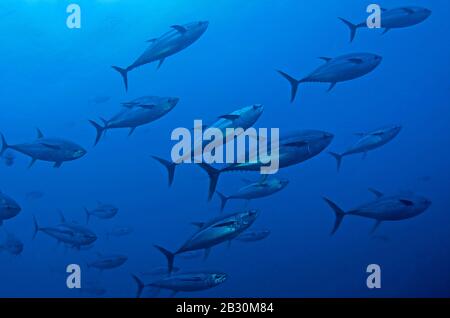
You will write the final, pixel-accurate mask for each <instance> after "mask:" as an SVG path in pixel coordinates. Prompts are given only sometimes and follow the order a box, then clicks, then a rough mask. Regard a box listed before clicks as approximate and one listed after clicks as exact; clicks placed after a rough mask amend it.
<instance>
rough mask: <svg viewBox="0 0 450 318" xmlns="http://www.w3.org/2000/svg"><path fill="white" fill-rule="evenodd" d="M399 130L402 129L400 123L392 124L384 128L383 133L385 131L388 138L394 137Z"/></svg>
mask: <svg viewBox="0 0 450 318" xmlns="http://www.w3.org/2000/svg"><path fill="white" fill-rule="evenodd" d="M400 130H402V126H401V125H393V126H390V127H388V128H386V130H385V133H386V134H387V135H388V136H389V137H390V138H394V137H395V136H397V135H398V133H399V132H400Z"/></svg>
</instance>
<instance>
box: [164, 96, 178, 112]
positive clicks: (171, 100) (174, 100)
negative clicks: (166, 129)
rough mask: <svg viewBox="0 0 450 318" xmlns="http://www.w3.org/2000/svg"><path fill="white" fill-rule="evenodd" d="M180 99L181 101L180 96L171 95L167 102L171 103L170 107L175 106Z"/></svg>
mask: <svg viewBox="0 0 450 318" xmlns="http://www.w3.org/2000/svg"><path fill="white" fill-rule="evenodd" d="M179 101H180V98H178V97H169V98H168V99H167V102H168V103H169V105H170V109H172V108H174V107H175V106H176V105H177V104H178V102H179Z"/></svg>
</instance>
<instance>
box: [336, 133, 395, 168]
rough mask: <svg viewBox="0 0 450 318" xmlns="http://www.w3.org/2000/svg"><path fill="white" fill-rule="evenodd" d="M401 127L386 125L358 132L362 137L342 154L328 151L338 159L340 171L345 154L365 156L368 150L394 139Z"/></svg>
mask: <svg viewBox="0 0 450 318" xmlns="http://www.w3.org/2000/svg"><path fill="white" fill-rule="evenodd" d="M401 129H402V127H401V126H398V125H396V126H385V127H382V128H379V129H377V130H374V131H371V132H367V133H357V134H356V135H357V136H359V137H360V139H359V140H358V141H357V142H356V144H355V145H353V146H352V147H351V148H350V149H348V150H346V151H345V152H343V153H341V154H338V153H335V152H328V153H329V154H330V155H332V156H333V157H334V158H335V159H336V162H337V170H338V171H339V168H340V167H341V162H342V158H343V157H344V156H348V155H353V154H357V153H362V154H363V155H364V157H365V156H366V155H367V152H368V151H370V150H374V149H377V148H379V147H381V146H383V145H385V144H387V143H388V142H389V141H391V140H392V139H394V138H395V137H396V136H397V135H398V133H399V132H400V130H401Z"/></svg>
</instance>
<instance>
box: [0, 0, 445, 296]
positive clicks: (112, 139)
mask: <svg viewBox="0 0 450 318" xmlns="http://www.w3.org/2000/svg"><path fill="white" fill-rule="evenodd" d="M69 3H77V4H79V5H80V7H81V19H82V20H81V21H82V22H81V23H82V26H81V29H69V28H67V27H66V18H67V15H68V14H67V13H66V6H67V5H68V4H69ZM370 3H371V2H369V1H359V0H358V1H355V0H340V1H337V0H326V1H298V0H282V1H271V0H246V1H242V0H215V1H207V0H189V1H188V0H167V1H160V0H159V1H157V0H151V1H144V0H133V1H113V0H110V1H107V0H103V1H100V0H98V1H92V0H91V1H87V0H86V1H81V0H74V1H56V0H55V1H31V0H29V1H25V0H21V1H11V0H7V1H2V2H1V4H0V17H1V18H0V43H1V61H0V65H1V72H0V77H1V78H2V81H1V82H2V85H0V95H1V105H2V106H1V116H0V131H1V132H2V133H3V134H4V135H5V137H6V139H7V141H8V143H11V144H13V143H19V142H24V141H31V140H34V139H35V136H36V135H35V134H36V132H35V128H36V127H39V128H40V129H41V130H42V131H43V133H44V134H45V135H48V136H59V137H64V138H67V139H70V140H73V141H76V142H77V143H79V144H81V145H82V146H83V147H85V148H86V149H87V151H88V153H87V155H86V156H85V157H83V158H81V159H79V160H76V161H73V162H68V163H65V164H63V166H62V167H61V168H59V169H54V168H52V165H51V164H50V163H46V162H42V161H40V162H37V163H36V164H35V165H34V166H33V167H32V168H31V169H27V165H28V163H29V158H27V157H25V156H23V155H21V154H18V153H14V155H15V158H16V160H15V162H14V165H13V166H11V167H7V166H6V165H4V164H3V163H2V164H1V166H0V175H1V177H0V189H1V190H2V191H3V192H4V193H6V194H8V195H9V196H11V197H13V198H14V199H15V200H16V201H18V202H19V203H20V204H21V206H22V208H23V209H22V211H21V212H20V214H19V215H18V216H17V217H15V218H13V219H11V220H7V221H5V223H4V225H3V226H2V227H1V228H0V235H4V232H3V230H7V231H8V232H10V233H14V235H16V236H17V237H18V238H20V239H21V241H23V243H24V251H23V253H22V254H21V255H19V256H17V257H13V256H11V255H9V254H7V253H4V252H0V296H1V297H52V296H53V297H55V296H56V297H80V296H87V297H89V296H95V295H90V294H83V293H80V292H79V291H77V290H69V289H68V288H67V287H66V273H65V266H66V265H67V264H71V263H76V264H80V265H81V267H82V281H83V282H96V284H97V285H100V286H102V287H104V288H105V289H106V290H107V293H106V294H105V295H104V296H108V297H134V295H135V290H136V286H135V284H134V282H133V280H132V279H131V277H130V273H140V272H144V271H149V270H151V269H152V268H155V267H158V266H165V264H166V260H165V259H164V257H163V256H162V254H160V253H159V252H158V251H157V250H156V249H154V248H153V244H160V245H162V246H165V247H167V248H169V249H171V250H175V249H176V248H178V247H179V246H180V245H181V244H182V243H183V242H184V240H185V239H186V238H187V237H188V236H189V235H190V234H191V233H192V232H193V230H194V228H193V226H192V225H191V224H190V223H191V222H194V221H204V220H208V219H210V218H212V217H214V216H216V215H217V214H218V213H219V206H220V202H219V200H218V198H217V197H215V198H214V199H213V201H212V202H210V203H208V202H207V200H206V197H207V188H208V178H207V176H206V174H205V173H204V172H203V171H201V170H200V169H199V168H198V167H195V166H193V165H185V166H181V167H178V168H177V171H176V176H175V181H174V184H173V186H172V187H171V188H168V187H167V175H166V171H165V170H164V169H163V167H162V166H160V165H159V164H158V163H157V162H155V161H153V160H152V159H151V158H150V155H158V156H161V157H169V156H170V150H171V147H172V145H173V142H171V140H170V133H171V131H172V129H174V128H176V127H192V125H193V120H194V119H205V120H206V119H211V118H215V117H217V116H218V115H221V114H227V113H229V112H231V111H233V110H235V109H237V108H240V107H242V106H245V105H250V104H253V103H261V104H263V105H264V107H265V109H264V113H263V115H262V116H261V118H260V119H259V120H258V122H257V124H256V127H279V128H280V130H281V132H283V131H290V130H295V129H306V128H313V129H321V130H326V131H329V132H332V133H333V134H334V135H335V138H334V140H333V142H332V144H331V145H330V147H329V148H328V150H333V151H343V150H344V149H345V148H347V147H348V146H350V145H351V144H353V143H354V142H355V141H356V137H355V136H353V133H355V132H359V131H368V130H372V129H375V128H377V127H380V126H383V125H386V124H401V125H402V126H403V129H402V131H401V132H400V134H399V136H398V137H397V138H396V139H394V140H393V141H392V142H390V143H389V144H387V145H385V146H384V147H382V148H380V149H377V150H375V151H373V152H369V153H368V156H367V158H366V159H364V160H361V158H360V156H359V155H357V156H350V157H346V158H345V159H344V160H343V165H342V169H341V171H340V172H339V173H337V172H336V166H335V161H334V159H333V158H332V157H331V156H329V155H328V154H326V153H325V152H324V153H322V154H320V155H319V156H317V157H315V158H313V159H311V160H309V161H307V162H304V163H302V164H299V165H296V166H292V167H289V168H286V169H283V170H281V171H280V173H279V176H280V177H285V178H288V179H289V180H290V184H289V185H288V187H287V188H286V189H284V190H283V191H281V192H279V193H277V194H275V195H273V196H271V197H268V198H264V199H260V200H254V201H252V202H251V203H250V207H252V208H257V209H259V210H260V212H261V213H260V215H259V216H258V220H257V221H256V223H255V224H254V226H255V228H269V229H270V230H271V232H272V233H271V235H270V236H269V237H268V238H267V239H266V240H263V241H260V242H256V243H253V244H244V243H239V242H233V243H232V244H231V248H227V246H226V244H222V245H220V246H217V247H215V248H213V250H212V252H211V255H210V256H209V258H208V260H207V261H205V262H204V261H203V260H202V259H196V260H189V261H188V260H183V259H181V258H178V259H176V266H179V267H181V268H183V270H184V269H192V270H200V269H217V270H220V271H224V272H226V273H228V274H229V279H228V280H227V281H226V282H225V283H224V284H222V285H220V286H218V287H216V288H213V289H210V290H207V291H203V292H195V293H182V294H181V293H180V296H186V297H417V296H424V297H431V296H443V297H448V296H450V272H449V271H448V268H449V266H450V253H449V251H450V236H449V228H450V213H449V206H450V201H449V196H448V195H449V193H450V192H449V190H450V188H449V180H450V168H449V165H448V158H449V155H450V152H449V150H448V145H449V144H450V134H449V133H448V131H449V130H448V128H449V125H450V108H449V97H450V86H449V85H450V82H449V70H450V60H449V56H450V44H449V41H448V32H449V30H450V19H449V15H450V3H449V2H448V1H445V0H433V1H425V0H415V1H408V0H402V1H400V0H391V1H380V5H381V6H382V7H387V8H392V7H397V6H403V5H413V4H414V5H419V6H425V7H427V8H429V9H431V10H432V12H433V13H432V15H431V16H430V17H429V18H428V19H427V20H426V21H424V22H423V23H421V24H419V25H416V26H413V27H410V28H406V29H400V30H392V31H390V32H388V33H387V34H385V35H383V36H381V35H380V34H381V32H382V31H381V30H367V29H365V30H358V32H357V35H356V39H355V40H354V41H353V42H352V43H351V44H350V43H349V32H348V29H347V27H346V26H345V25H343V24H342V23H341V22H340V21H339V20H338V19H337V17H339V16H341V17H345V18H347V19H349V20H350V21H353V22H361V21H363V20H365V18H366V17H367V13H366V12H365V10H366V6H367V5H368V4H370ZM197 20H208V21H209V27H208V30H207V31H206V33H205V34H204V35H203V36H202V37H201V38H200V39H199V40H198V41H197V42H196V43H194V44H193V45H192V46H190V47H188V48H187V49H185V50H184V51H182V52H180V53H178V54H176V55H174V56H172V57H169V58H168V59H166V61H165V63H164V65H163V66H162V67H161V68H160V69H159V70H156V64H151V65H147V66H143V67H140V68H138V69H136V70H133V71H132V72H130V74H129V86H130V88H129V90H128V92H125V91H124V89H123V83H122V80H121V78H120V76H119V75H118V74H117V73H116V72H115V71H114V70H112V69H111V65H119V66H127V65H129V64H130V63H131V62H132V61H133V60H134V59H135V58H136V57H137V56H138V55H139V54H140V53H142V51H143V50H144V49H145V48H146V46H147V45H148V44H147V43H146V42H145V41H146V40H148V39H150V38H154V37H158V36H160V35H161V34H163V33H165V32H166V31H167V30H168V29H169V27H170V26H171V25H173V24H184V23H187V22H191V21H197ZM351 52H371V53H376V54H379V55H381V56H383V61H382V63H381V64H380V66H379V67H378V68H377V69H376V70H374V71H373V72H372V73H370V74H368V75H367V76H364V77H362V78H359V79H356V80H354V81H350V82H346V83H339V84H337V85H336V87H335V88H334V89H333V90H332V91H331V92H329V93H327V92H326V89H327V88H328V85H327V84H305V85H301V86H300V88H299V94H298V96H297V100H296V102H295V103H294V104H290V103H289V85H288V83H287V82H286V81H285V80H284V79H283V78H281V77H280V76H279V74H277V73H276V72H275V69H282V70H286V71H288V73H290V74H293V75H295V76H297V77H299V78H300V77H302V76H305V75H307V74H308V73H309V72H311V71H312V70H313V69H315V68H316V67H318V66H319V65H321V63H323V62H322V61H320V60H318V59H317V57H318V56H330V57H334V56H338V55H342V54H346V53H351ZM143 95H158V96H177V97H179V98H180V102H179V104H178V105H177V106H176V107H175V108H174V110H172V111H171V112H170V113H169V114H167V115H166V116H164V117H163V118H161V119H160V120H158V121H156V122H153V123H151V124H149V125H146V126H144V127H140V128H138V129H137V130H136V132H135V133H134V134H133V135H132V136H131V137H127V134H128V132H127V131H125V130H111V131H109V132H108V133H107V136H106V137H105V138H104V139H103V140H102V141H101V142H100V143H99V144H98V145H97V146H96V147H93V146H92V145H93V142H94V139H95V130H94V129H93V127H92V126H90V125H89V123H88V121H87V120H88V119H97V118H98V116H106V117H108V116H111V115H113V114H114V113H116V112H117V111H118V110H119V109H120V103H121V102H124V101H129V100H131V99H133V98H136V97H140V96H143ZM98 96H108V97H110V99H109V100H108V101H107V102H105V103H95V102H93V99H95V98H96V97H98ZM242 177H246V178H253V179H257V178H258V174H257V173H245V174H242V173H231V174H226V175H224V176H222V177H221V180H220V181H219V186H218V189H220V190H222V191H223V192H226V193H232V192H233V191H235V190H237V189H238V188H239V187H240V186H242V185H243V184H242V182H241V180H240V179H241V178H242ZM368 187H374V188H376V189H378V190H380V191H383V192H385V193H396V192H399V191H414V192H416V193H418V194H421V195H424V196H426V197H428V198H430V200H431V201H432V202H433V203H432V206H431V207H430V208H429V209H428V210H427V211H426V212H425V213H423V214H422V215H420V216H418V217H416V218H413V219H409V220H405V221H401V222H391V223H389V222H386V223H385V224H382V225H381V226H380V228H379V229H378V230H377V235H378V236H383V237H387V238H388V239H387V240H381V239H374V238H373V236H371V235H369V231H370V229H371V227H372V225H373V222H372V221H371V220H368V219H364V218H357V217H348V218H345V220H344V222H343V224H342V226H341V227H340V229H339V230H338V232H337V233H336V235H334V236H332V237H331V236H330V235H329V232H330V230H331V228H332V225H333V222H334V216H333V213H332V212H331V210H330V209H329V207H328V206H326V205H325V203H324V202H323V201H322V199H321V196H323V195H326V196H329V197H330V198H332V199H333V200H335V201H336V202H337V203H338V204H339V205H340V206H342V207H343V208H344V209H349V208H351V207H354V206H357V205H359V204H361V203H364V202H367V201H369V200H371V199H372V198H373V196H372V194H370V193H369V192H368V191H367V188H368ZM30 191H42V192H43V193H44V197H43V198H41V199H39V200H34V201H30V200H26V198H25V194H26V193H27V192H30ZM97 201H102V202H107V203H112V204H114V205H116V206H117V207H118V208H119V213H118V214H117V216H116V217H114V218H113V219H111V220H99V219H95V218H93V219H92V220H91V221H90V227H91V228H92V229H93V230H94V231H95V232H96V233H97V234H98V235H99V239H98V241H97V242H96V243H95V246H94V247H93V248H92V249H90V250H87V251H77V250H74V249H66V248H65V247H64V246H62V245H58V244H57V243H56V241H55V240H54V239H52V238H50V237H48V236H46V235H45V234H43V233H40V234H38V235H37V237H36V238H35V239H34V240H33V239H32V234H33V221H32V216H33V215H35V216H36V218H37V219H38V222H39V223H40V224H42V225H54V224H56V223H58V221H59V216H58V212H57V211H58V209H60V210H62V211H63V212H64V215H65V217H66V218H67V219H68V220H75V221H77V222H79V223H82V224H84V223H85V214H84V211H83V207H84V206H87V207H89V208H92V207H95V206H96V202H97ZM244 207H245V202H243V201H231V202H230V203H228V207H227V210H228V211H230V212H232V211H238V210H242V209H243V208H244ZM115 226H131V227H133V228H134V232H133V233H132V234H131V235H129V236H126V237H122V238H110V239H106V237H105V233H106V232H107V231H108V230H110V229H111V228H113V227H115ZM96 253H105V254H108V253H121V254H126V255H127V256H128V257H129V259H128V261H127V262H126V263H125V265H124V266H122V267H120V268H117V269H114V270H111V271H104V272H101V273H99V272H98V271H96V270H95V269H88V268H87V267H86V265H85V264H86V261H88V260H91V259H92V258H94V257H95V255H96ZM372 263H375V264H379V265H380V266H381V269H382V288H381V289H376V290H370V289H368V288H367V286H366V277H367V275H368V274H367V273H366V267H367V265H368V264H372ZM161 295H162V296H164V295H165V293H164V292H163V293H162V294H161Z"/></svg>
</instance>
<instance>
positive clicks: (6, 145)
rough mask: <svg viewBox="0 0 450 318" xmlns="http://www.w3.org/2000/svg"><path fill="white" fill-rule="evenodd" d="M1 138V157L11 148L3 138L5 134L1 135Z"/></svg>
mask: <svg viewBox="0 0 450 318" xmlns="http://www.w3.org/2000/svg"><path fill="white" fill-rule="evenodd" d="M1 138H2V149H1V150H0V156H1V155H3V153H4V152H5V150H6V149H8V148H9V146H8V143H7V142H6V139H5V136H3V134H1Z"/></svg>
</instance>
